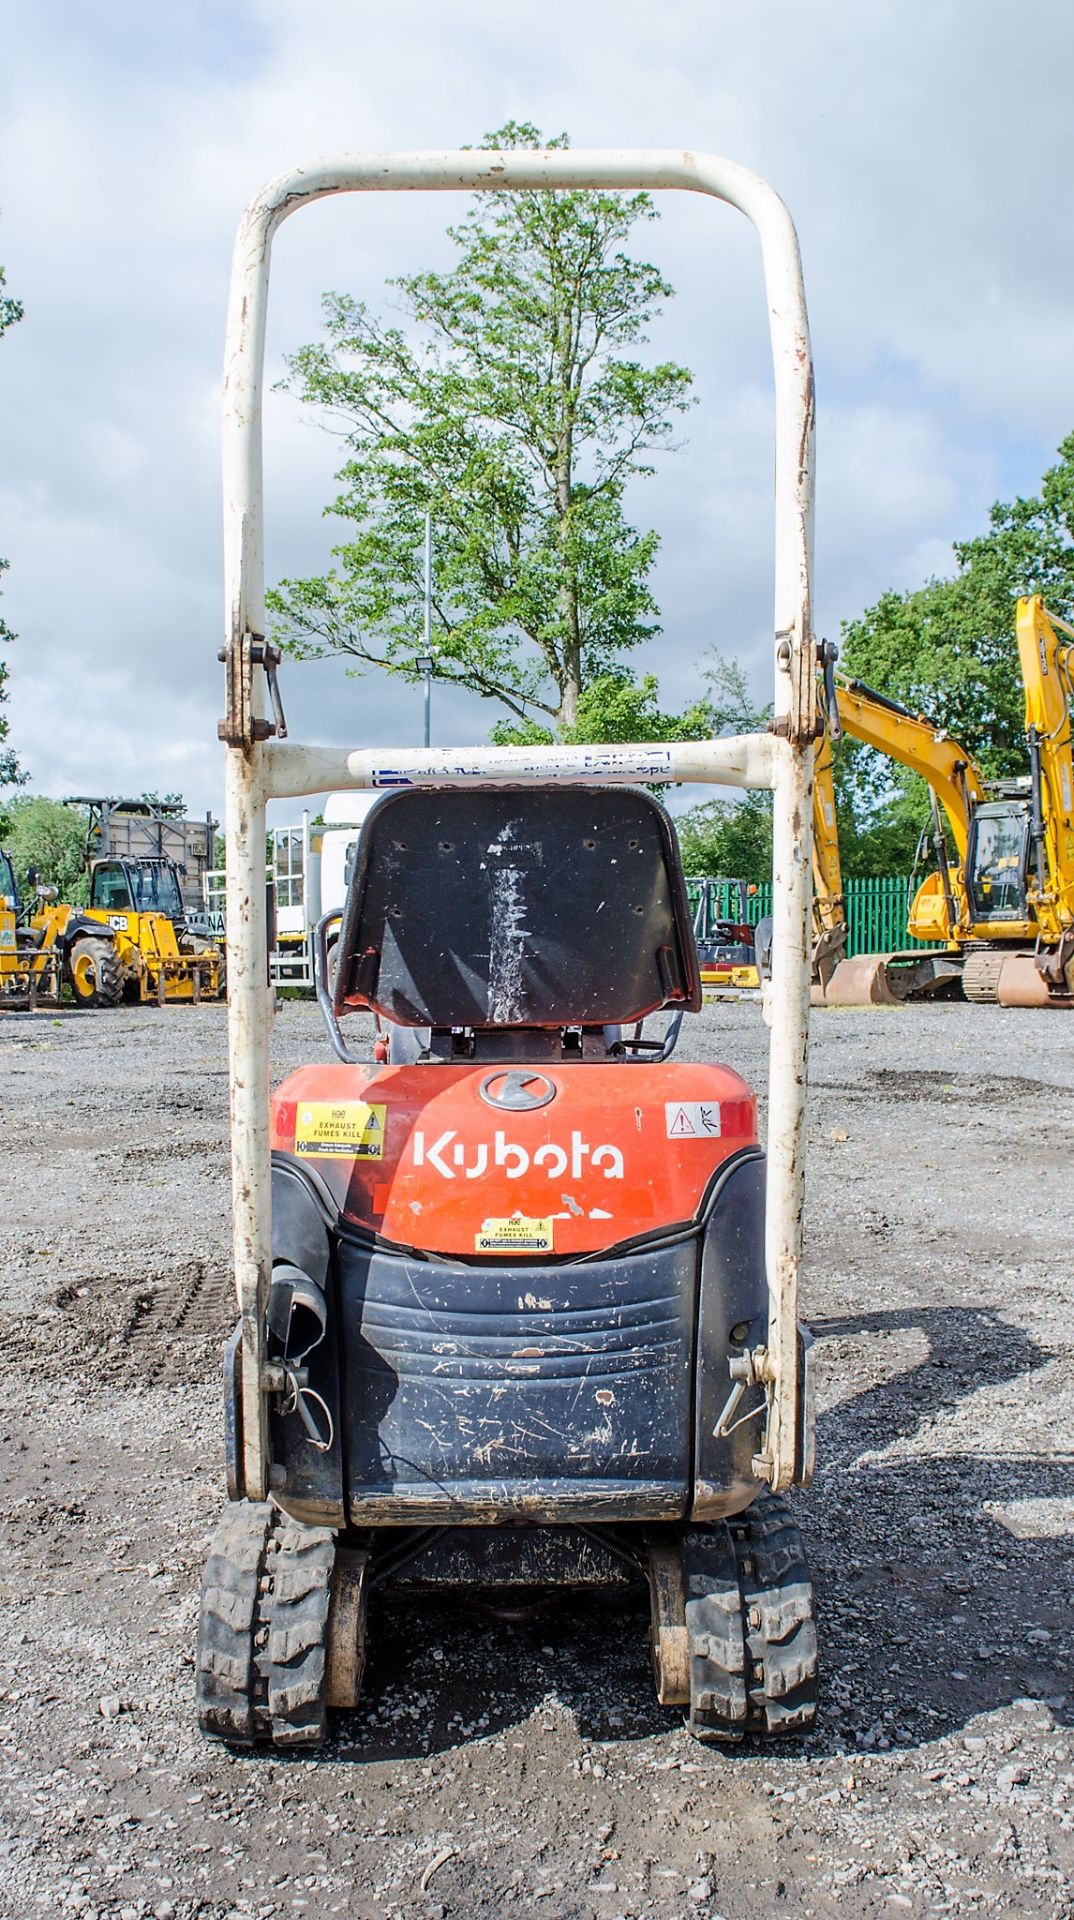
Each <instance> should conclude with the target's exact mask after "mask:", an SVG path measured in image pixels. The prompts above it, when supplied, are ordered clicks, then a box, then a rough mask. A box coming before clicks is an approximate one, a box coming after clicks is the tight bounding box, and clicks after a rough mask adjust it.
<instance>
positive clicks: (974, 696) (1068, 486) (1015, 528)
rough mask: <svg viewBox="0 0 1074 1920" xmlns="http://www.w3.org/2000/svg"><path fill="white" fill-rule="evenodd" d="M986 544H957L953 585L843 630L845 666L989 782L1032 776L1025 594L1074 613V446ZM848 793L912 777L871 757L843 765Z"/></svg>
mask: <svg viewBox="0 0 1074 1920" xmlns="http://www.w3.org/2000/svg"><path fill="white" fill-rule="evenodd" d="M988 518H989V525H988V531H987V532H986V533H983V534H980V535H978V536H976V537H975V538H974V539H971V540H962V541H956V543H955V549H954V551H955V560H956V563H957V565H956V572H955V574H954V575H953V577H952V578H951V579H947V580H938V579H932V580H928V581H926V583H925V585H924V586H922V587H918V588H917V589H915V590H914V591H912V592H909V593H894V592H890V593H884V594H882V595H881V597H880V599H879V600H878V601H877V602H876V603H875V605H873V606H871V607H868V608H866V610H865V612H864V613H862V614H860V615H859V616H858V617H857V619H855V620H849V621H847V622H846V623H845V624H844V627H843V644H842V648H841V652H842V661H841V665H842V666H843V667H845V669H846V670H847V672H848V673H852V674H856V675H857V676H858V677H859V678H861V679H862V680H866V681H868V682H869V684H870V685H872V686H875V687H878V688H880V690H881V691H882V692H884V693H887V694H889V695H891V696H892V697H893V698H895V699H897V700H901V701H903V702H904V704H905V705H907V706H909V707H912V708H913V709H914V710H915V711H919V712H923V713H927V714H928V715H929V716H930V718H932V719H934V720H936V722H937V723H938V725H940V726H943V727H946V728H947V730H948V732H949V733H951V734H953V735H954V737H955V738H956V739H958V740H961V741H964V742H965V744H966V746H967V747H968V748H969V750H970V752H971V753H972V754H973V755H974V757H975V759H976V760H977V761H978V763H979V764H980V766H981V767H982V769H983V770H984V772H985V773H987V774H991V775H993V776H1003V775H1008V774H1014V773H1022V772H1024V771H1025V764H1026V760H1025V714H1024V708H1023V700H1022V682H1021V676H1020V674H1019V670H1018V643H1017V640H1016V639H1015V632H1014V603H1015V600H1016V599H1017V598H1018V596H1019V595H1020V594H1025V593H1043V595H1044V597H1045V600H1046V601H1047V603H1048V605H1049V606H1051V607H1052V608H1054V609H1055V611H1056V612H1057V613H1060V614H1062V615H1063V616H1064V618H1069V617H1070V612H1071V609H1072V608H1074V434H1071V435H1068V437H1067V438H1066V439H1065V440H1064V441H1063V443H1062V445H1061V446H1060V448H1059V459H1058V461H1057V463H1056V464H1055V466H1053V467H1050V468H1049V469H1048V471H1047V473H1045V475H1044V478H1043V480H1042V482H1041V487H1040V491H1039V493H1037V494H1035V495H1033V496H1032V497H1030V498H1028V499H1022V498H1017V499H1015V500H1012V501H1002V500H998V501H997V502H996V503H995V505H994V506H993V507H992V509H991V511H990V513H989V517H988ZM841 760H844V761H845V767H844V769H843V771H842V774H841V778H842V781H843V784H844V786H845V787H846V788H847V789H848V790H850V789H854V790H856V792H857V793H858V795H859V796H860V797H861V798H862V799H865V800H868V799H869V798H876V797H878V796H885V795H892V794H896V793H900V792H901V793H904V794H905V793H906V792H908V791H911V790H912V788H911V787H910V784H909V783H910V781H911V780H912V776H908V775H904V774H903V773H902V771H901V769H898V768H897V767H896V766H895V764H894V763H893V762H891V761H888V760H885V759H884V758H883V756H881V755H877V754H875V753H872V752H871V751H870V750H869V749H868V748H861V747H852V748H851V750H850V751H848V752H847V753H846V754H845V755H841Z"/></svg>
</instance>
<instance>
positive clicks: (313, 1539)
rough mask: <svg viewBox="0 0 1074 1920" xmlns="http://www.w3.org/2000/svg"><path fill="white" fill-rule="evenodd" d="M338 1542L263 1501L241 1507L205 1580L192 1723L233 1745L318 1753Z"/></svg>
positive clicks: (230, 1516)
mask: <svg viewBox="0 0 1074 1920" xmlns="http://www.w3.org/2000/svg"><path fill="white" fill-rule="evenodd" d="M334 1558H335V1542H334V1537H333V1535H332V1533H331V1532H330V1531H329V1530H328V1529H327V1528H325V1527H303V1526H299V1525H298V1524H297V1522H295V1521H293V1520H289V1519H288V1518H287V1517H286V1516H285V1515H284V1514H282V1513H280V1512H279V1511H278V1509H277V1508H275V1507H273V1506H271V1505H270V1504H269V1503H267V1502H262V1503H260V1504H255V1503H254V1502H252V1501H248V1500H237V1501H235V1502H234V1503H233V1505H232V1506H230V1507H229V1508H228V1510H227V1512H226V1513H225V1515H224V1517H223V1519H222V1520H221V1522H220V1525H219V1527H218V1528H217V1531H216V1535H215V1538H214V1540H213V1544H212V1550H211V1552H210V1554H209V1559H208V1563H207V1565H206V1568H205V1578H204V1581H203V1583H202V1594H201V1614H200V1619H199V1624H198V1646H197V1659H196V1663H195V1664H196V1674H197V1711H198V1724H199V1725H200V1727H201V1730H202V1732H203V1733H206V1734H209V1735H210V1736H211V1737H212V1738H214V1739H217V1740H226V1741H227V1742H228V1743H229V1744H230V1745H231V1746H242V1747H249V1746H253V1745H254V1744H255V1743H256V1742H258V1741H272V1742H273V1743H274V1744H275V1745H276V1746H278V1747H305V1746H316V1745H317V1744H318V1743H319V1742H320V1741H322V1740H323V1739H324V1738H325V1736H326V1734H327V1731H328V1715H327V1710H326V1707H325V1659H326V1641H327V1631H328V1604H329V1599H330V1595H331V1585H332V1566H333V1561H334Z"/></svg>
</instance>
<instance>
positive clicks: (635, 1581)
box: [195, 149, 817, 1749]
mask: <svg viewBox="0 0 1074 1920" xmlns="http://www.w3.org/2000/svg"><path fill="white" fill-rule="evenodd" d="M421 188H425V189H432V190H439V191H444V190H453V191H459V190H464V189H469V190H473V191H477V192H484V193H494V194H496V195H502V194H503V193H510V192H523V193H542V192H556V191H564V190H569V191H572V192H583V191H590V190H596V191H600V192H615V191H636V190H638V189H646V188H659V189H669V188H678V189H683V190H686V191H689V192H693V193H701V194H707V195H710V196H712V197H714V198H715V199H717V200H722V201H725V202H727V203H729V204H731V205H733V206H735V207H737V208H738V209H739V210H740V211H741V212H743V213H744V214H745V215H746V216H747V217H748V218H750V219H751V220H752V221H753V222H754V224H755V226H756V227H757V230H758V233H759V237H760V242H761V253H762V260H763V266H764V274H765V285H766V300H765V308H766V312H767V315H768V321H769V327H770V332H771V340H772V353H773V365H774V370H775V380H776V446H775V507H776V553H775V584H776V608H775V633H774V639H773V670H774V718H773V723H772V726H771V728H770V729H769V730H768V731H767V732H766V733H763V734H745V735H740V736H737V737H734V738H731V739H725V738H720V739H713V740H709V741H700V742H696V741H695V742H681V743H671V744H668V743H646V744H640V745H633V744H623V745H615V746H572V745H558V746H549V747H500V746H486V747H474V748H463V749H442V750H441V749H436V750H434V749H432V748H426V749H424V750H422V749H417V748H408V747H404V748H398V749H395V750H392V749H378V748H368V749H365V748H358V747H356V748H336V747H320V746H309V745H299V744H296V743H294V742H292V741H291V740H289V739H285V737H284V735H285V732H286V727H285V724H284V718H283V708H282V700H281V695H280V689H279V687H278V685H277V679H276V668H277V666H278V664H279V656H278V654H277V653H276V650H275V649H274V647H273V646H272V643H271V642H270V641H268V640H267V639H266V638H265V626H264V614H265V603H264V587H263V577H262V567H261V519H262V508H261V477H260V392H261V379H262V365H263V351H264V329H265V312H266V302H267V289H268V268H269V256H270V251H271V243H272V236H273V233H274V232H275V230H276V228H277V227H278V226H279V224H280V222H281V221H282V220H283V219H285V218H287V217H289V216H291V215H293V214H294V213H296V212H297V211H299V210H300V209H301V208H303V207H305V206H307V205H308V204H309V203H310V202H311V201H312V200H315V199H318V198H322V197H324V196H326V195H331V194H337V193H343V192H359V193H361V192H372V191H386V190H388V191H390V190H400V189H401V190H407V191H413V190H416V189H421ZM225 365H226V372H225V422H224V426H225V437H224V475H225V571H226V601H227V626H226V638H225V646H224V654H223V659H224V662H225V667H226V676H225V700H226V710H225V716H224V719H223V720H222V722H221V725H220V734H221V738H222V739H223V740H224V742H225V743H226V746H227V782H228V811H227V834H228V850H227V889H228V897H227V911H228V922H227V944H228V967H229V1021H228V1027H229V1049H230V1066H231V1145H232V1216H233V1235H234V1239H233V1247H234V1263H235V1281H236V1290H237V1294H238V1318H237V1324H236V1327H235V1331H234V1334H233V1336H232V1339H231V1341H230V1343H229V1346H228V1350H227V1357H226V1363H225V1394H224V1399H225V1437H226V1458H227V1472H228V1491H229V1495H230V1500H229V1504H228V1506H227V1509H226V1511H225V1513H224V1515H223V1518H222V1519H221V1522H220V1525H219V1528H218V1530H217V1533H216V1536H215V1539H214V1541H213V1545H212V1549H211V1552H210V1555H209V1558H208V1562H207V1565H206V1569H205V1575H204V1581H203V1586H202V1595H201V1608H200V1617H199V1627H198V1641H197V1654H196V1663H195V1665H196V1688H197V1711H198V1716H199V1721H200V1725H201V1727H202V1729H203V1731H204V1733H205V1734H206V1735H208V1736H210V1737H212V1738H216V1739H221V1740H224V1741H226V1742H228V1743H230V1744H232V1745H234V1746H237V1747H250V1746H254V1745H256V1744H259V1743H260V1744H265V1745H270V1746H273V1745H274V1746H276V1747H278V1748H284V1749H296V1748H302V1747H308V1746H311V1745H314V1744H316V1743H317V1742H318V1741H320V1740H323V1739H324V1738H325V1735H326V1733H327V1731H328V1729H329V1715H330V1712H331V1711H332V1710H339V1709H343V1710H346V1709H347V1708H351V1707H353V1706H354V1705H355V1704H356V1702H357V1700H358V1698H359V1696H360V1688H361V1684H362V1671H363V1660H364V1653H365V1645H366V1619H367V1608H368V1603H369V1601H370V1598H371V1597H373V1596H376V1595H378V1594H391V1593H399V1592H403V1593H407V1592H409V1593H411V1594H414V1593H418V1594H420V1593H421V1592H422V1591H423V1590H426V1589H432V1590H438V1589H442V1588H443V1587H444V1586H445V1585H450V1586H455V1587H458V1588H461V1589H463V1590H465V1589H471V1590H472V1589H474V1588H481V1589H485V1590H491V1591H492V1592H493V1593H495V1592H496V1591H497V1590H499V1591H500V1592H501V1593H502V1592H503V1590H504V1589H508V1590H512V1591H517V1590H518V1589H520V1588H521V1589H527V1590H532V1589H534V1588H536V1589H538V1590H539V1591H542V1592H545V1593H549V1594H552V1595H554V1594H555V1592H556V1590H557V1589H559V1588H564V1587H581V1588H585V1587H592V1586H607V1587H611V1588H613V1589H623V1590H625V1589H628V1588H629V1587H631V1586H636V1587H638V1588H639V1589H640V1590H641V1591H642V1592H643V1593H644V1592H645V1591H646V1590H647V1591H648V1595H649V1606H650V1619H651V1651H652V1665H653V1674H654V1682H655V1686H656V1691H657V1696H658V1699H659V1700H660V1701H661V1702H662V1703H663V1704H664V1705H665V1706H666V1707H668V1708H669V1709H677V1710H680V1711H682V1712H684V1713H685V1716H686V1721H687V1725H688V1726H689V1728H690V1730H691V1731H692V1732H693V1734H694V1735H695V1736H696V1737H697V1738H698V1739H700V1740H728V1741H734V1740H741V1739H743V1738H746V1737H750V1736H754V1735H760V1736H767V1735H770V1734H783V1735H795V1734H799V1733H801V1732H802V1731H804V1730H805V1729H807V1728H808V1727H809V1726H810V1725H811V1724H812V1721H813V1718H814V1713H815V1705H816V1666H817V1641H816V1632H815V1628H814V1622H813V1605H812V1589H811V1584H810V1579H809V1573H808V1568H807V1564H806V1557H805V1552H804V1548H803V1543H802V1539H801V1536H800V1533H799V1528H798V1523H797V1515H796V1512H795V1510H794V1509H793V1508H792V1507H791V1505H790V1504H789V1503H788V1500H787V1497H786V1496H787V1492H788V1490H789V1489H791V1488H792V1487H794V1486H799V1487H805V1486H807V1485H808V1484H809V1481H810V1478H811V1474H812V1465H813V1405H812V1395H811V1371H810V1357H809V1355H810V1341H809V1336H808V1333H807V1332H806V1330H805V1329H804V1328H803V1327H802V1326H801V1325H800V1323H799V1320H798V1314H797V1289H798V1273H799V1264H800V1256H801V1221H802V1204H803V1161H802V1155H803V1147H804V1140H805V1093H806V1078H807V1074H806V1068H807V1058H806V1055H807V1040H808V1024H809V867H810V847H809V842H810V812H809V789H810V781H811V775H812V755H813V747H814V740H815V737H816V727H817V655H816V645H815V641H814V638H813V635H812V630H811V626H810V566H811V527H812V489H813V376H812V361H811V354H810V347H809V337H808V328H807V323H806V315H805V303H804V293H803V289H802V281H801V267H800V262H799V257H798V247H797V240H796V236H795V232H794V227H793V225H792V223H791V220H790V217H789V215H788V213H787V211H786V208H785V207H784V206H783V204H782V202H781V201H780V200H779V199H778V197H777V196H776V195H775V193H774V192H773V191H772V189H771V188H770V187H768V186H767V185H766V184H765V183H764V182H763V181H761V180H759V179H758V178H757V177H756V176H755V175H753V174H751V173H748V172H747V171H746V170H745V169H744V168H741V167H738V166H737V165H735V164H734V163H732V162H729V161H726V160H723V159H719V158H717V157H715V156H712V155H706V154H698V153H686V152H670V153H653V152H642V153H630V152H626V153H624V152H610V153H605V152H580V151H577V150H570V149H558V150H553V151H543V152H531V151H528V150H511V151H504V152H486V151H484V150H471V151H461V152H456V153H417V154H399V155H390V154H389V155H384V154H380V155H376V154H374V155H368V156H365V155H357V156H350V157H344V158H341V159H338V160H327V161H321V162H317V163H315V164H314V165H312V166H310V167H307V168H301V169H298V170H297V171H296V172H294V173H292V174H289V175H285V176H283V177H282V178H280V179H278V180H275V181H273V182H272V183H270V185H269V186H267V187H266V188H265V189H264V190H263V192H262V193H260V194H259V195H258V196H257V197H256V199H255V200H254V201H253V203H252V204H251V206H250V207H249V208H248V210H247V213H246V215H245V217H244V220H243V222H242V226H241V228H240V232H239V236H238V240H237V243H236V249H235V257H234V269H233V278H232V290H231V301H230V308H229V324H228V338H227V347H226V362H225ZM270 700H271V706H272V715H271V717H270V713H269V711H268V708H269V703H270ZM674 782H703V783H708V784H712V785H717V784H718V785H727V784H731V785H737V786H742V787H753V788H770V789H771V790H772V793H773V831H774V849H775V852H774V876H773V893H774V900H773V920H774V937H773V947H772V980H771V1008H772V1026H771V1045H770V1060H769V1086H768V1116H767V1147H766V1149H765V1148H762V1144H761V1139H760V1134H759V1131H758V1124H757V1110H756V1102H755V1097H754V1094H753V1092H752V1090H751V1088H750V1087H749V1086H748V1085H747V1083H746V1082H745V1081H744V1080H743V1079H742V1078H741V1077H740V1076H739V1074H738V1073H737V1072H735V1070H734V1069H733V1067H732V1066H730V1065H723V1064H710V1065H700V1064H696V1063H694V1064H691V1063H690V1062H689V1061H688V1060H687V1061H679V1060H676V1059H675V1058H674V1057H673V1056H674V1052H675V1048H676V1045H677V1043H678V1042H679V1040H680V1038H681V1037H682V1035H683V1033H684V1032H685V1031H687V1026H688V1023H689V1022H690V1021H691V1020H692V1019H693V1017H694V1015H695V1014H696V1013H697V1011H698V1009H699V1007H700V1004H701V982H700V970H699V963H698V955H697V948H696V943H695V938H694V932H693V927H692V924H691V916H690V912H689V908H688V903H687V895H686V888H685V884H684V880H683V873H682V863H681V858H680V854H679V849H678V845H677V842H676V838H675V832H674V828H673V825H672V822H671V820H670V817H669V815H668V814H667V813H666V812H665V810H664V808H663V807H662V806H661V804H660V803H659V802H658V801H657V800H656V799H655V798H654V796H653V793H652V791H651V790H650V789H651V788H652V787H654V786H664V785H667V784H670V783H674ZM342 789H348V790H349V789H371V790H373V791H374V792H377V793H378V794H379V797H378V798H377V800H376V802H375V804H374V805H373V806H372V807H371V808H370V810H369V811H368V813H367V814H366V816H365V819H364V823H363V825H362V827H361V832H360V835H359V837H358V844H357V848H356V851H355V856H354V860H353V864H352V870H351V874H350V878H349V884H348V890H347V897H346V903H345V906H344V907H343V909H342V914H341V915H340V913H339V911H338V910H337V912H336V914H335V916H334V917H333V916H332V915H327V916H325V919H324V920H322V922H321V925H320V928H319V932H318V949H319V951H318V997H319V1000H320V1005H321V1010H322V1013H323V1015H324V1020H325V1025H326V1029H327V1034H328V1040H329V1044H330V1047H331V1050H332V1053H333V1055H334V1059H333V1060H331V1061H329V1062H325V1061H323V1060H321V1061H316V1060H314V1061H311V1062H310V1063H309V1064H307V1065H305V1066H302V1067H300V1068H299V1069H298V1070H297V1071H296V1072H294V1073H292V1074H290V1075H289V1077H288V1078H287V1079H285V1080H284V1081H283V1082H282V1084H281V1085H279V1086H277V1087H276V1089H275V1092H274V1093H273V1094H272V1095H271V1098H270V1093H269V1066H270V1060H269V1026H270V1017H271V1007H270V996H269V995H268V993H267V992H266V986H265V981H266V915H265V885H264V868H265V808H266V802H267V800H268V799H269V798H270V797H279V798H283V797H297V796H298V795H301V794H307V793H316V792H326V791H339V790H342ZM336 926H338V936H337V937H336V938H335V940H334V943H333V944H334V965H332V966H330V964H329V944H330V939H331V936H332V935H333V934H334V933H335V930H336ZM371 1024H372V1028H373V1032H372V1033H371V1031H370V1025H371Z"/></svg>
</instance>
